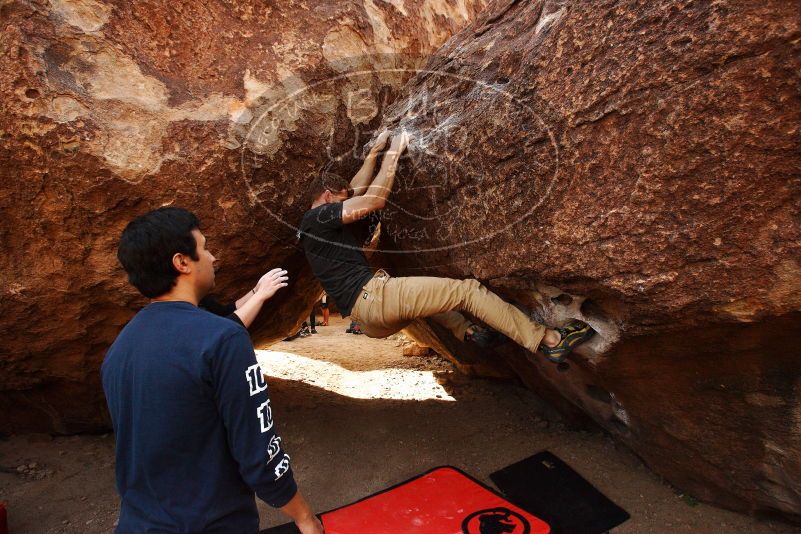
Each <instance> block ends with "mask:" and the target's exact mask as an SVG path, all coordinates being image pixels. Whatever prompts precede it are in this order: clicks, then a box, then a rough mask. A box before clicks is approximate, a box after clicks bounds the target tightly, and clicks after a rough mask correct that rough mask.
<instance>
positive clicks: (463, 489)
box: [322, 467, 550, 534]
mask: <svg viewBox="0 0 801 534" xmlns="http://www.w3.org/2000/svg"><path fill="white" fill-rule="evenodd" d="M322 521H323V526H324V527H325V532H326V534H364V533H366V532H369V533H370V534H399V533H403V534H546V533H548V532H550V527H549V526H548V525H547V524H546V523H545V522H543V521H542V520H541V519H538V518H536V517H534V516H533V515H531V514H529V513H528V512H526V511H525V510H523V509H522V508H518V507H517V506H515V505H513V504H512V503H510V502H508V501H507V500H505V499H504V498H503V497H501V496H500V495H498V494H497V493H495V492H494V491H492V490H490V489H489V488H487V487H486V486H484V485H483V484H481V483H480V482H478V481H476V480H474V479H472V478H471V477H469V476H468V475H466V474H464V473H462V472H461V471H459V470H458V469H455V468H452V467H439V468H437V469H433V470H431V471H429V472H427V473H424V474H422V475H420V476H418V477H416V478H413V479H411V480H408V481H406V482H403V483H402V484H399V485H397V486H394V487H392V488H389V489H387V490H384V491H382V492H380V493H376V494H375V495H371V496H370V497H366V498H365V499H362V500H360V501H357V502H355V503H353V504H350V505H348V506H344V507H342V508H338V509H336V510H332V511H330V512H326V513H324V514H322Z"/></svg>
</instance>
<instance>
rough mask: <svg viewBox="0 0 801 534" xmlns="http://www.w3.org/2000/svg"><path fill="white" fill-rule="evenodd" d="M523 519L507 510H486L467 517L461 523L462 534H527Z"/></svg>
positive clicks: (528, 528) (527, 529) (529, 530)
mask: <svg viewBox="0 0 801 534" xmlns="http://www.w3.org/2000/svg"><path fill="white" fill-rule="evenodd" d="M530 532H531V525H530V524H529V522H528V521H527V520H526V518H525V517H523V516H522V515H520V514H518V513H517V512H514V511H512V510H510V509H508V508H503V507H498V508H488V509H486V510H479V511H478V512H473V513H472V514H470V515H468V516H467V517H465V518H464V521H462V533H463V534H529V533H530Z"/></svg>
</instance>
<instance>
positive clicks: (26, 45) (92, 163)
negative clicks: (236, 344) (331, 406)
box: [0, 0, 484, 433]
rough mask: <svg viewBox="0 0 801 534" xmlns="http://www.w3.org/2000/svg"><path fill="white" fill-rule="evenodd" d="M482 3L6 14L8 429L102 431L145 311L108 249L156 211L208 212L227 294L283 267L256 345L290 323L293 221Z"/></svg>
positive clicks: (1, 7) (303, 290) (3, 376)
mask: <svg viewBox="0 0 801 534" xmlns="http://www.w3.org/2000/svg"><path fill="white" fill-rule="evenodd" d="M483 4H484V0H403V1H392V2H384V1H378V0H375V1H374V0H345V1H343V0H335V1H324V2H323V1H314V2H295V1H290V2H262V1H258V0H244V1H237V2H228V1H226V0H212V1H210V2H202V3H197V2H191V1H187V0H177V1H172V2H166V3H164V2H162V3H159V2H127V1H124V0H109V1H106V0H50V1H49V2H48V1H45V0H30V1H29V0H16V1H14V0H12V1H6V2H2V3H0V22H1V23H2V47H0V53H1V54H2V55H1V56H0V89H1V90H2V103H1V104H0V114H1V115H2V123H0V178H1V179H2V183H1V184H0V209H2V214H3V215H2V218H1V219H0V242H2V246H3V255H2V258H0V272H2V286H1V287H0V308H2V311H3V313H2V315H0V330H2V332H3V339H2V351H1V353H2V355H1V356H0V429H2V430H0V432H3V433H8V432H15V431H22V430H26V431H31V430H36V431H56V432H78V431H85V430H92V429H99V428H104V427H107V425H108V422H107V420H106V416H105V408H104V401H103V397H102V392H101V389H100V382H99V373H98V370H99V366H100V362H101V360H102V358H103V354H104V352H105V350H106V349H107V347H108V346H109V344H110V343H111V342H112V341H113V340H114V338H115V336H116V335H117V333H118V332H119V330H120V328H121V326H122V325H124V324H125V323H126V322H127V321H128V320H129V319H130V317H131V316H132V315H133V313H134V312H135V311H136V309H138V308H140V307H141V306H142V305H143V304H144V302H145V301H144V299H142V298H140V297H139V296H138V295H137V294H136V292H135V290H134V289H133V288H132V287H130V286H129V285H128V284H127V282H126V279H125V275H124V272H122V270H121V268H120V267H119V265H118V263H117V261H116V256H115V252H116V246H117V240H118V238H119V235H120V232H121V231H122V229H123V228H124V226H125V224H127V222H128V221H130V220H131V219H133V218H134V217H135V216H136V215H139V214H141V213H143V212H145V211H147V210H149V209H153V208H156V207H159V206H162V205H176V206H183V207H187V208H190V209H192V210H193V211H195V213H197V214H198V215H199V217H200V218H201V221H202V222H203V223H204V227H203V230H204V232H205V233H206V234H207V235H208V237H209V246H210V248H211V250H212V251H214V253H215V254H216V255H217V257H218V258H219V259H220V261H221V271H220V273H219V275H218V289H217V293H218V294H219V295H220V296H221V297H222V298H227V299H233V298H235V297H237V296H239V295H240V294H242V293H244V291H246V290H247V289H248V288H250V287H252V285H253V284H254V283H255V281H256V280H257V279H258V277H259V275H260V274H262V273H263V272H265V271H266V270H268V269H269V268H270V267H273V266H277V265H281V266H283V267H285V268H288V269H289V270H290V274H291V275H292V276H293V278H292V281H293V286H292V287H291V291H283V292H282V293H281V294H280V296H279V297H277V298H276V299H275V300H274V302H273V303H272V304H271V307H270V309H269V310H267V311H266V312H265V313H263V314H262V315H261V316H260V319H259V322H258V323H257V324H256V325H255V327H254V338H255V339H256V341H269V340H273V339H277V338H280V337H283V336H284V335H285V334H286V333H287V332H288V331H289V330H291V329H292V328H293V327H294V326H295V324H296V323H297V321H298V318H299V317H301V316H302V315H303V314H304V313H307V311H308V307H309V305H310V302H311V300H313V299H314V297H315V294H316V293H319V287H318V286H317V285H316V284H315V283H314V282H313V281H312V280H311V278H310V277H309V276H308V275H305V276H302V275H301V274H300V271H301V266H302V265H303V264H304V262H303V259H302V255H300V254H298V251H297V248H296V245H295V242H294V229H293V226H292V225H293V223H295V222H297V221H298V220H299V219H300V217H301V215H302V213H303V211H304V210H305V209H306V208H307V206H308V201H307V195H306V190H307V187H308V183H309V180H310V179H311V178H313V177H314V176H316V175H317V174H318V173H319V172H321V170H326V169H327V168H328V167H331V166H334V167H335V166H336V165H337V164H342V165H345V166H350V167H352V166H353V165H354V164H355V163H356V162H357V160H358V157H359V156H360V154H359V153H357V152H356V151H354V150H353V147H361V145H362V144H363V143H364V142H365V141H366V140H368V139H369V135H370V134H371V132H372V129H373V128H375V127H376V126H377V125H378V123H379V122H380V120H381V110H382V109H383V107H384V105H385V103H386V102H388V101H390V100H391V99H392V98H393V95H394V94H395V92H396V90H397V88H399V87H401V86H402V85H403V83H404V82H405V81H406V80H407V79H408V78H409V77H410V76H411V73H412V72H413V69H414V68H415V67H416V66H419V64H420V63H421V62H422V61H423V60H424V59H425V58H426V57H427V56H428V55H430V54H431V53H432V52H433V51H435V50H436V49H437V48H438V47H439V46H440V45H441V44H442V43H443V42H444V41H445V40H446V39H447V38H448V37H450V36H451V35H452V34H453V33H454V32H455V31H456V30H458V29H459V28H461V27H463V26H464V25H465V24H466V23H468V22H469V21H471V20H472V19H473V18H474V17H475V16H476V15H477V13H478V12H479V11H480V9H481V8H482V7H483ZM279 308H280V309H281V313H280V314H277V313H275V310H277V309H279Z"/></svg>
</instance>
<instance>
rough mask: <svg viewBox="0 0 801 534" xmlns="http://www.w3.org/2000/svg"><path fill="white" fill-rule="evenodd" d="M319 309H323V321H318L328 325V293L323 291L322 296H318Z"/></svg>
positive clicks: (322, 324)
mask: <svg viewBox="0 0 801 534" xmlns="http://www.w3.org/2000/svg"><path fill="white" fill-rule="evenodd" d="M320 309H321V310H323V322H322V323H320V324H321V326H328V314H329V311H328V295H326V294H325V292H323V296H322V297H320Z"/></svg>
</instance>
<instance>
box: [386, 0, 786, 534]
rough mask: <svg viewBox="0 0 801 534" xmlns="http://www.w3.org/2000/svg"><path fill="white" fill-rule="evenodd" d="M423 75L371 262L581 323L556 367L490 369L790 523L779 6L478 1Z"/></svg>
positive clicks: (396, 119)
mask: <svg viewBox="0 0 801 534" xmlns="http://www.w3.org/2000/svg"><path fill="white" fill-rule="evenodd" d="M427 69H428V70H429V71H430V72H428V73H426V74H425V75H421V76H419V77H417V78H416V79H415V80H413V81H411V82H410V84H409V85H408V86H407V88H406V89H405V93H406V94H405V95H402V96H401V97H400V99H399V100H398V101H397V102H396V104H395V105H393V106H392V107H391V108H390V109H389V110H388V118H387V124H388V125H389V126H392V127H403V128H405V129H406V130H408V131H409V132H411V134H412V135H413V136H414V138H415V140H414V141H413V143H412V145H411V148H410V150H409V153H408V156H407V157H406V158H405V163H404V164H403V166H402V167H401V172H400V175H399V178H398V181H397V184H396V190H395V192H394V193H393V196H392V201H393V203H394V204H393V207H392V208H389V209H387V210H386V213H385V214H384V217H383V224H382V232H383V237H382V239H383V241H382V248H384V249H391V250H388V251H386V253H385V255H384V257H383V261H384V262H385V263H384V265H383V266H387V265H389V266H391V267H393V268H394V271H395V274H406V275H413V274H428V275H440V276H452V277H457V278H466V277H475V278H478V279H481V280H483V281H485V282H486V283H487V284H488V285H489V286H491V287H492V288H494V289H495V290H496V291H498V292H500V293H502V294H504V295H506V296H507V297H508V298H509V299H511V300H514V301H515V302H517V303H519V304H521V305H524V306H526V307H527V308H528V309H530V310H531V312H532V316H534V317H536V318H539V319H540V320H542V321H545V322H547V323H549V324H551V325H555V324H559V323H560V322H561V321H563V320H564V319H566V318H567V317H581V318H584V319H586V320H587V321H589V322H590V323H591V324H592V325H593V326H594V327H595V328H596V329H597V330H598V335H597V336H596V337H595V338H594V339H593V340H592V341H591V342H590V343H589V344H588V345H587V346H585V347H583V348H582V349H581V350H580V351H579V354H576V355H574V356H572V357H571V359H570V361H569V365H568V366H567V367H562V368H561V369H557V368H556V367H555V366H554V365H552V364H550V363H548V362H546V361H544V360H543V359H542V358H541V357H536V356H533V355H529V357H528V358H527V357H526V355H524V354H523V353H522V351H520V350H518V349H515V348H514V347H512V346H507V347H506V348H505V349H504V350H503V351H502V352H503V354H500V355H499V356H502V357H503V358H504V359H505V360H506V361H507V362H508V363H509V364H510V365H511V366H512V367H513V368H514V369H515V371H516V372H517V373H518V374H519V375H520V376H521V377H522V378H523V379H524V380H525V381H526V382H528V383H529V384H530V385H532V387H533V388H534V389H536V390H538V391H540V392H541V393H542V394H543V395H544V396H547V397H550V398H551V399H553V400H554V401H555V402H557V403H562V406H563V407H564V408H566V409H569V408H570V407H572V408H573V409H574V410H578V411H581V412H583V413H585V414H588V415H589V416H590V417H592V418H593V419H594V420H595V421H596V422H597V423H599V424H600V425H601V426H603V427H604V428H606V429H607V430H608V431H609V432H611V433H612V434H613V435H615V436H617V437H618V438H620V439H621V440H622V441H624V442H625V443H627V444H629V445H630V446H631V447H632V448H633V449H634V450H635V451H636V452H637V453H638V454H639V455H641V456H642V458H644V459H645V460H646V462H647V463H648V464H650V465H651V466H652V467H653V468H654V469H655V470H656V471H657V472H658V473H660V474H662V475H663V476H665V477H666V478H667V479H668V480H670V481H671V482H674V483H675V484H676V485H678V486H679V487H681V488H683V489H685V490H690V491H691V492H692V493H693V494H695V495H697V496H699V497H701V498H704V499H707V500H711V501H715V502H718V503H722V504H725V505H727V506H730V507H735V508H738V509H740V510H752V511H774V512H776V511H778V512H780V513H783V514H785V515H786V516H787V517H795V518H796V519H798V518H801V415H800V414H801V344H799V341H798V337H799V334H800V333H801V174H799V169H801V129H799V128H801V126H800V125H801V9H799V4H798V2H785V1H781V0H774V1H766V2H738V1H724V2H711V3H710V2H673V1H667V0H666V1H654V2H635V1H618V2H601V3H596V2H593V3H590V2H550V1H546V2H543V1H532V2H502V3H496V4H495V5H493V6H490V7H489V8H488V9H487V11H485V12H484V14H482V16H481V17H479V19H478V20H477V21H476V22H475V23H474V24H472V25H471V26H470V27H468V28H466V29H465V30H463V31H462V32H460V33H459V34H458V35H457V36H455V37H454V38H453V39H451V40H450V41H449V42H448V43H447V44H446V45H445V46H444V47H443V48H442V49H441V50H440V51H439V52H438V54H437V56H436V58H435V59H434V60H432V62H431V63H429V64H428V65H427ZM428 328H430V329H432V330H430V331H433V332H434V333H435V334H438V335H439V338H440V342H441V343H442V344H444V345H446V346H447V348H446V349H445V351H446V352H450V353H451V354H452V356H453V357H454V359H457V360H462V363H464V364H467V365H469V364H472V363H477V362H479V359H478V358H477V357H476V355H474V354H472V353H470V351H465V348H464V347H463V346H461V345H459V344H457V343H455V342H454V341H453V340H450V339H448V337H447V335H445V333H444V332H442V331H441V330H437V327H436V325H429V327H428ZM412 334H414V335H416V337H419V334H420V332H417V334H415V332H412ZM422 337H423V338H425V335H423V336H422ZM424 341H426V342H427V344H432V343H431V342H430V341H431V340H430V339H428V340H425V339H424ZM433 345H435V346H436V343H434V344H433ZM560 399H561V400H560ZM565 399H567V401H568V402H565Z"/></svg>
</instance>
